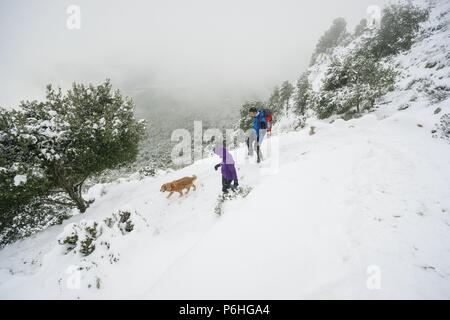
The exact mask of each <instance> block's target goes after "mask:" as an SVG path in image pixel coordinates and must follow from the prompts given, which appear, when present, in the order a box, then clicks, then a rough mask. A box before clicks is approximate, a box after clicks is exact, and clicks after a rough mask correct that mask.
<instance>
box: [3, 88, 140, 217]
mask: <svg viewBox="0 0 450 320" xmlns="http://www.w3.org/2000/svg"><path fill="white" fill-rule="evenodd" d="M12 117H14V119H13V121H9V122H7V123H6V125H7V127H6V128H5V129H4V130H2V137H3V136H5V132H8V131H9V132H13V136H14V139H16V141H10V140H6V139H5V138H2V141H1V142H2V148H8V149H9V150H11V157H10V158H9V159H4V160H3V162H4V165H6V171H7V172H8V171H9V170H11V168H12V167H14V166H16V167H17V165H15V162H14V159H19V163H20V165H19V168H21V166H22V167H27V168H28V170H25V169H20V170H19V171H22V172H23V174H22V175H24V176H25V177H26V178H24V179H22V182H21V183H19V186H21V185H22V184H24V185H25V186H28V185H29V183H33V182H34V181H35V180H34V179H28V178H29V177H31V176H32V172H33V170H35V171H36V172H38V173H39V174H40V175H41V176H42V178H41V180H42V181H44V182H45V184H41V185H40V189H39V191H40V192H41V193H43V194H52V193H57V194H62V195H63V200H62V203H63V204H65V205H68V206H76V207H77V208H78V209H79V210H80V212H84V211H85V210H86V208H87V206H88V203H87V202H86V201H85V200H84V199H83V198H82V196H81V191H82V186H83V183H84V182H85V180H86V179H87V178H88V177H89V176H91V175H93V174H97V173H100V172H101V171H103V170H105V169H108V168H114V167H115V166H117V165H120V164H123V163H127V162H130V161H133V160H134V159H135V157H136V155H137V151H138V143H139V141H140V139H141V137H142V136H143V135H142V134H143V132H144V123H143V122H140V121H136V119H135V118H134V104H133V102H132V100H131V99H128V98H123V97H122V95H121V94H120V92H119V91H113V90H112V86H111V83H110V82H109V80H107V81H106V82H105V83H104V84H101V85H99V86H93V85H88V86H85V85H82V84H73V86H72V88H71V89H70V90H69V91H68V92H67V93H66V94H63V93H62V91H61V89H58V90H54V89H53V88H52V87H51V86H48V87H47V94H46V100H45V101H44V102H36V101H27V102H22V103H21V105H20V109H19V110H18V111H15V112H13V113H12ZM8 139H12V138H8ZM18 142H19V143H18ZM11 145H12V147H11ZM18 146H20V148H18ZM30 170H31V173H30ZM15 179H16V180H17V177H16V178H15ZM23 180H25V181H23ZM17 191H18V190H17V186H15V188H13V189H12V190H11V193H13V194H14V193H17ZM33 195H34V196H36V195H38V193H37V192H35V193H33ZM8 202H9V200H8ZM58 202H59V203H61V199H59V200H58Z"/></svg>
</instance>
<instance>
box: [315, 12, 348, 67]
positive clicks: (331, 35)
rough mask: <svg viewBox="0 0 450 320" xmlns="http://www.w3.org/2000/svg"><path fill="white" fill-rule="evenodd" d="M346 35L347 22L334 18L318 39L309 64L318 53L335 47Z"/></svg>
mask: <svg viewBox="0 0 450 320" xmlns="http://www.w3.org/2000/svg"><path fill="white" fill-rule="evenodd" d="M347 36H348V32H347V22H346V21H345V19H344V18H336V19H334V20H333V23H332V25H331V27H330V28H329V29H328V30H327V31H325V33H324V34H323V36H322V37H321V38H320V39H319V42H318V43H317V45H316V49H315V50H314V53H313V56H312V59H311V65H313V64H314V63H315V62H316V58H317V57H318V56H319V54H321V53H326V52H328V50H329V49H332V48H335V47H336V46H338V45H339V44H342V42H343V41H344V39H345V38H346V37H347Z"/></svg>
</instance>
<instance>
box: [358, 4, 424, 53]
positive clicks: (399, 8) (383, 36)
mask: <svg viewBox="0 0 450 320" xmlns="http://www.w3.org/2000/svg"><path fill="white" fill-rule="evenodd" d="M428 16H429V12H428V10H427V9H422V8H420V7H417V6H415V5H413V4H412V3H410V2H408V3H400V4H390V5H388V6H387V7H385V8H384V9H383V14H382V18H381V22H380V28H379V30H378V31H377V34H376V36H375V37H374V38H371V39H369V41H368V42H367V47H368V49H369V50H370V51H371V52H372V54H373V55H374V56H375V57H376V58H377V59H379V58H383V57H386V56H389V55H394V54H396V53H398V52H400V51H402V50H409V49H410V48H411V45H412V44H413V40H414V37H415V36H416V34H417V32H418V31H419V29H420V23H421V22H423V21H425V20H427V19H428Z"/></svg>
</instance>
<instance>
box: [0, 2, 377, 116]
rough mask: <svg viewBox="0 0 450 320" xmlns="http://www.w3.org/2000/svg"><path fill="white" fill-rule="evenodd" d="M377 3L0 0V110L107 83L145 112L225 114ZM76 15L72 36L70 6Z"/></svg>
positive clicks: (301, 65)
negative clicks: (48, 90)
mask: <svg viewBox="0 0 450 320" xmlns="http://www.w3.org/2000/svg"><path fill="white" fill-rule="evenodd" d="M385 2H386V1H383V0H346V1H345V0H344V1H335V0H315V1H310V2H306V1H298V0H297V1H294V0H271V1H262V0H247V1H242V0H227V1H225V0H220V1H217V0H193V1H191V0H184V1H182V0H178V1H170V0H151V1H137V0H133V1H129V0H128V1H103V0H102V1H94V0H86V1H78V0H72V1H62V0H53V1H49V0H40V1H27V0H19V1H18V0H2V1H1V2H0V40H1V42H0V43H1V50H0V70H1V72H0V86H1V90H0V106H2V107H7V108H8V107H9V108H11V107H15V106H17V104H18V103H19V101H20V100H25V99H42V97H43V94H44V92H45V85H46V84H48V83H52V84H54V85H57V86H61V87H63V88H67V87H68V86H69V85H70V84H71V83H72V82H73V81H76V82H85V83H87V82H92V83H98V82H101V81H103V80H104V79H106V78H110V79H111V80H112V83H113V85H114V87H116V88H119V89H121V90H122V91H123V92H124V93H125V94H127V95H130V96H132V97H133V98H134V99H135V101H136V104H137V111H138V113H139V114H141V115H149V114H150V115H152V116H153V115H155V114H158V113H161V112H165V111H168V112H171V113H173V112H176V113H179V114H183V113H185V112H190V111H201V112H204V111H205V110H209V111H211V112H213V113H216V112H227V110H236V108H237V107H238V106H239V105H240V104H241V103H242V102H243V101H244V100H246V99H255V98H262V99H265V98H267V96H268V95H269V93H270V91H271V90H272V88H273V87H274V86H275V85H276V84H278V83H280V82H281V81H283V80H291V81H295V80H296V78H297V77H298V76H299V74H300V73H301V72H302V71H303V70H305V69H306V68H307V66H308V64H309V61H310V57H311V54H312V51H313V49H314V46H315V44H316V42H317V40H318V38H319V37H320V36H321V35H322V34H323V32H324V31H325V30H326V29H327V28H328V27H329V26H330V25H331V22H332V20H333V19H334V18H336V17H339V16H342V17H344V18H345V19H346V20H347V22H348V28H349V30H353V28H354V26H355V25H356V24H357V23H358V22H359V20H360V19H362V18H364V17H366V8H367V7H368V6H369V5H373V4H375V5H379V6H381V7H382V6H383V4H384V3H385ZM71 4H75V5H78V6H79V7H80V9H81V28H80V29H79V30H77V29H75V30H69V29H68V28H67V26H66V21H67V18H68V16H69V14H67V13H66V10H67V7H68V6H69V5H71Z"/></svg>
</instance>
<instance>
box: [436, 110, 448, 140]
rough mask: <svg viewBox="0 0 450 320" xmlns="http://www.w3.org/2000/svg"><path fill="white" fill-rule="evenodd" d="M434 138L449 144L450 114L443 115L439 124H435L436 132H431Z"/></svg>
mask: <svg viewBox="0 0 450 320" xmlns="http://www.w3.org/2000/svg"><path fill="white" fill-rule="evenodd" d="M433 132H434V135H433V136H434V137H435V138H441V139H445V140H447V141H449V142H450V113H446V114H444V115H443V116H442V117H441V119H440V121H439V123H438V124H436V130H433Z"/></svg>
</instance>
